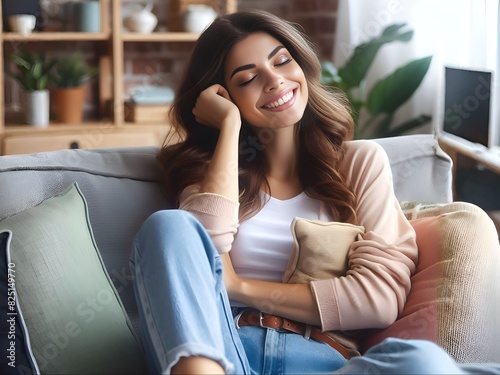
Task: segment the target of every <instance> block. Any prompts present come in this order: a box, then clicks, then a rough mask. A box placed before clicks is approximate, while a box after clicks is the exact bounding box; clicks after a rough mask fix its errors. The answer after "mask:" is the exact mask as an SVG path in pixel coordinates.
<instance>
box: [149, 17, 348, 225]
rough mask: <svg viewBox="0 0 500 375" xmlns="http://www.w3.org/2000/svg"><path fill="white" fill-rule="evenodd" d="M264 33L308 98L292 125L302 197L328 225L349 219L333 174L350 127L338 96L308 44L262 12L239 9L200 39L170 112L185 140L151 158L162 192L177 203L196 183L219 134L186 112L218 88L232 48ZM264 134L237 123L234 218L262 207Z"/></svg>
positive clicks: (340, 179) (344, 187) (343, 185)
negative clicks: (320, 210) (317, 203)
mask: <svg viewBox="0 0 500 375" xmlns="http://www.w3.org/2000/svg"><path fill="white" fill-rule="evenodd" d="M256 32H264V33H267V34H269V35H271V36H272V37H274V38H275V39H277V40H278V41H279V42H281V43H282V44H283V45H284V46H285V47H286V48H287V50H288V51H289V52H290V54H291V55H292V57H293V58H294V59H295V61H297V63H298V64H299V66H300V67H301V68H302V70H303V71H304V75H305V77H306V81H307V84H308V89H309V100H308V104H307V106H306V109H305V111H304V116H303V118H302V119H301V121H300V123H299V124H297V126H296V127H295V130H296V139H297V142H298V169H299V179H300V182H301V184H302V186H303V188H304V191H305V193H306V194H307V195H308V196H310V197H312V198H315V199H318V200H321V201H323V202H325V204H326V206H327V207H328V208H329V210H330V213H331V215H332V217H333V218H334V220H337V221H347V220H348V219H349V218H355V217H356V213H355V210H354V207H355V196H354V193H353V192H352V189H351V187H350V183H349V181H347V180H346V177H345V176H342V175H341V174H340V172H339V164H340V162H341V160H342V158H343V156H344V152H345V144H344V142H345V141H346V140H350V139H351V138H352V133H353V127H354V123H353V120H352V117H351V115H350V111H349V104H348V102H347V100H346V99H345V97H344V95H342V94H341V93H339V92H332V91H330V90H328V89H327V88H325V87H324V86H323V85H322V84H321V82H320V75H321V65H320V62H319V60H318V57H317V54H316V52H315V49H314V47H313V45H312V44H311V43H310V41H309V40H308V39H307V37H306V36H305V35H304V34H303V33H302V32H301V31H299V29H298V28H297V27H296V26H294V25H293V24H291V23H289V22H287V21H285V20H282V19H280V18H279V17H276V16H274V15H273V14H270V13H268V12H265V11H261V10H243V11H239V12H236V13H232V14H228V15H224V16H221V17H219V18H217V19H216V20H215V21H214V22H213V23H212V24H211V25H210V26H209V27H208V28H207V29H206V30H205V31H204V32H203V34H202V35H201V36H200V37H199V39H198V41H197V43H196V45H195V47H194V49H193V52H192V55H191V58H190V61H189V63H188V65H187V70H186V72H185V76H184V79H183V80H182V83H181V85H180V87H179V89H178V91H177V93H176V96H175V100H174V103H173V105H172V108H171V111H170V119H171V121H172V123H173V124H174V127H175V129H176V130H177V131H178V132H179V133H180V134H182V136H183V141H182V142H181V143H177V144H173V145H164V146H163V147H162V148H161V150H160V152H159V154H158V156H157V159H158V161H159V162H160V164H161V166H162V168H163V170H164V173H165V185H166V189H167V193H168V194H169V195H170V196H172V197H176V198H177V200H178V198H179V194H180V193H181V191H182V190H183V189H184V188H185V187H187V186H189V185H192V184H196V183H199V182H200V181H201V180H202V179H203V177H204V173H205V172H206V170H207V167H208V164H209V163H210V160H211V158H212V155H213V152H214V149H215V146H216V142H217V139H218V135H219V131H218V130H216V129H213V128H210V127H208V126H204V125H201V124H199V123H197V121H196V120H195V118H194V115H193V114H192V109H193V107H194V105H195V103H196V99H197V98H198V95H199V94H200V93H201V92H202V91H203V90H204V89H206V88H208V87H210V86H211V85H214V84H220V85H222V86H224V87H226V85H225V81H224V66H225V61H226V58H227V56H228V54H229V52H230V51H231V49H232V47H233V46H234V45H235V44H236V43H238V42H239V41H241V40H243V39H245V38H246V37H247V36H248V35H250V34H253V33H256ZM265 138H266V137H265V132H263V131H262V129H261V130H259V133H258V134H257V133H255V132H254V130H253V129H252V127H251V126H250V124H248V123H247V122H246V121H245V120H244V119H243V118H242V127H241V131H240V140H239V142H240V143H239V186H240V219H246V218H248V217H250V216H252V215H253V214H255V213H256V212H258V211H259V210H260V209H261V208H262V206H263V204H265V202H263V201H262V200H261V198H260V196H261V194H260V190H261V189H262V187H263V186H264V187H267V190H269V193H270V188H269V184H268V183H267V180H266V173H267V172H268V164H267V161H266V158H265V155H264V152H262V149H263V148H264V147H265V141H266V140H265Z"/></svg>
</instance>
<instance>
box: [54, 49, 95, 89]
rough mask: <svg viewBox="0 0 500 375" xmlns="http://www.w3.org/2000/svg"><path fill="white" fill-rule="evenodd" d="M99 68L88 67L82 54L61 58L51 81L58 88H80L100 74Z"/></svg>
mask: <svg viewBox="0 0 500 375" xmlns="http://www.w3.org/2000/svg"><path fill="white" fill-rule="evenodd" d="M98 71H99V70H98V68H97V67H93V66H90V65H88V64H87V63H86V62H85V59H84V57H83V55H82V54H81V53H75V54H73V55H71V56H61V57H59V58H57V59H56V65H55V69H54V72H53V74H52V75H51V80H52V81H53V82H54V83H55V85H56V86H57V87H60V88H72V87H80V86H82V85H83V84H85V83H86V82H87V81H88V80H89V79H90V78H91V77H93V76H94V75H96V74H97V73H98Z"/></svg>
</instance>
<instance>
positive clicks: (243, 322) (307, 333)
mask: <svg viewBox="0 0 500 375" xmlns="http://www.w3.org/2000/svg"><path fill="white" fill-rule="evenodd" d="M244 326H256V327H263V328H272V329H276V330H279V329H283V330H286V331H290V332H294V333H298V334H299V335H302V336H304V337H305V338H309V337H310V338H312V339H314V340H316V341H321V342H324V343H325V344H328V345H330V346H331V347H332V348H333V349H335V350H336V351H338V352H339V353H340V354H341V355H342V356H343V357H344V358H345V359H349V358H350V357H351V355H350V354H349V351H348V350H347V349H346V348H345V347H343V346H342V345H341V344H339V343H338V342H337V341H335V340H334V339H333V338H331V337H330V336H328V335H327V334H326V333H324V332H321V330H319V329H318V328H314V327H311V326H309V325H307V324H304V323H299V322H296V321H293V320H290V319H286V318H282V317H281V316H276V315H269V314H265V313H262V312H259V311H255V310H245V311H243V312H242V313H241V314H240V315H239V316H237V320H236V327H238V328H239V327H244Z"/></svg>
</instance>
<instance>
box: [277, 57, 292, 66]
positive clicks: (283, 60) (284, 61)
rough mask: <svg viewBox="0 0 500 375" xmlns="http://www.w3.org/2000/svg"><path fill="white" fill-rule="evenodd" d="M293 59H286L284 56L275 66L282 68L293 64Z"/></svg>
mask: <svg viewBox="0 0 500 375" xmlns="http://www.w3.org/2000/svg"><path fill="white" fill-rule="evenodd" d="M292 60H293V59H292V58H291V57H285V56H283V58H281V59H280V61H279V62H278V63H277V64H276V65H275V66H282V65H286V64H288V63H289V62H291V61H292Z"/></svg>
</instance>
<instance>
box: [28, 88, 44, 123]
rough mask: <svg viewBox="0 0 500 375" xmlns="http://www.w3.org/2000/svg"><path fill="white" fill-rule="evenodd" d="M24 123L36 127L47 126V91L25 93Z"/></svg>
mask: <svg viewBox="0 0 500 375" xmlns="http://www.w3.org/2000/svg"><path fill="white" fill-rule="evenodd" d="M26 122H27V123H28V124H30V125H33V126H36V127H45V126H48V125H49V90H36V91H28V92H26Z"/></svg>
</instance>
